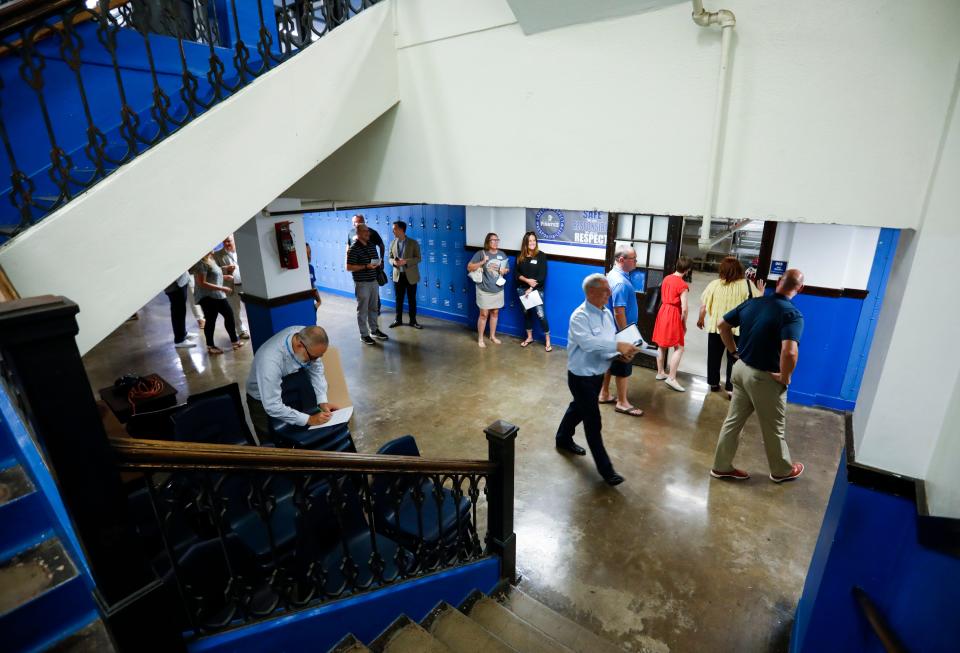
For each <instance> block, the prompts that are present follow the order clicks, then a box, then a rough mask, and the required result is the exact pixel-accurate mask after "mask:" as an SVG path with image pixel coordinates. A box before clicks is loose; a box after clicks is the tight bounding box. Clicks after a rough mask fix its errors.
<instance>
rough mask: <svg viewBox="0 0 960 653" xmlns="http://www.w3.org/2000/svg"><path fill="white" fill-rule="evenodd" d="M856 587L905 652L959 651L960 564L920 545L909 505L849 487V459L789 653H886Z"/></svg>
mask: <svg viewBox="0 0 960 653" xmlns="http://www.w3.org/2000/svg"><path fill="white" fill-rule="evenodd" d="M854 586H859V587H862V588H863V589H864V590H865V591H866V592H867V594H868V595H869V596H870V598H871V599H873V601H874V603H876V604H877V606H878V607H879V609H880V611H881V612H882V613H883V615H884V616H885V617H886V618H887V620H888V621H889V623H890V625H891V626H892V628H893V630H894V631H895V632H896V633H897V634H898V635H899V637H900V638H901V640H902V642H903V644H904V646H906V648H907V650H909V651H926V652H932V653H939V652H942V653H947V652H948V651H951V652H952V651H956V650H957V642H958V641H960V620H958V619H957V618H956V616H957V605H958V604H960V559H958V558H955V557H951V556H948V555H946V554H944V553H940V552H938V551H933V550H930V549H927V548H925V547H923V546H922V545H920V544H919V542H918V540H917V508H916V504H915V502H914V501H913V500H912V499H906V498H903V497H898V496H894V495H890V494H886V493H884V492H879V491H876V490H872V489H868V488H865V487H861V486H858V485H855V484H853V483H850V482H849V481H848V479H847V458H846V453H844V455H843V456H841V458H840V468H839V470H838V471H837V477H836V480H835V481H834V486H833V491H832V493H831V495H830V502H829V504H828V505H827V511H826V514H825V515H824V518H823V525H822V527H821V529H820V536H819V538H818V539H817V546H816V548H815V549H814V553H813V559H812V560H811V562H810V569H809V570H808V572H807V579H806V582H805V584H804V588H803V595H802V596H801V597H800V602H799V604H798V605H797V610H796V616H795V620H794V625H793V633H792V636H791V638H790V651H792V652H793V653H801V652H802V653H821V652H824V651H864V652H867V653H874V652H876V653H881V652H882V651H883V647H882V646H881V645H880V642H879V641H878V640H877V638H876V637H875V636H874V635H873V633H872V631H871V629H870V627H869V625H868V624H867V622H866V620H865V619H864V618H863V616H862V615H861V613H860V610H859V608H858V607H857V605H856V602H855V600H854V597H853V594H852V589H853V587H854Z"/></svg>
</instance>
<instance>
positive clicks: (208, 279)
mask: <svg viewBox="0 0 960 653" xmlns="http://www.w3.org/2000/svg"><path fill="white" fill-rule="evenodd" d="M190 271H191V272H192V273H193V277H194V280H195V283H196V300H197V303H198V304H200V308H201V309H203V318H204V321H205V322H206V324H204V325H203V335H204V336H205V337H206V339H207V353H208V354H210V355H211V356H219V355H220V354H222V353H223V350H222V349H220V348H219V347H217V345H216V344H215V343H214V342H213V332H214V330H215V329H216V328H217V316H218V315H222V316H223V326H225V327H226V329H227V335H229V336H230V342H231V343H232V344H233V348H234V350H236V349H240V348H241V347H243V342H241V341H240V339H239V338H238V337H237V329H236V323H235V322H234V317H233V310H232V309H231V308H230V304H229V303H228V302H227V294H228V293H231V292H233V288H229V287H227V286H225V285H224V284H223V282H224V276H223V269H221V267H220V266H219V265H217V261H216V260H215V259H214V258H213V252H207V255H206V256H204V257H203V258H202V259H200V261H199V262H198V263H197V264H196V265H194V266H193V267H192V268H190Z"/></svg>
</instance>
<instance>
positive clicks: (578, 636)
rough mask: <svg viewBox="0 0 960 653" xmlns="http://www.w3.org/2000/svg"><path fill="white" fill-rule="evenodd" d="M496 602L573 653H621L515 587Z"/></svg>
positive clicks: (618, 649) (621, 651)
mask: <svg viewBox="0 0 960 653" xmlns="http://www.w3.org/2000/svg"><path fill="white" fill-rule="evenodd" d="M497 601H498V602H499V603H500V604H501V605H502V606H503V607H504V608H506V609H508V610H509V611H510V612H512V613H513V614H514V615H516V616H517V617H519V618H520V619H522V620H523V621H525V622H527V623H528V624H530V625H532V626H534V627H535V628H537V629H538V630H540V631H541V632H543V633H546V634H548V635H549V636H550V637H551V638H553V639H555V640H557V641H558V642H561V643H562V644H563V645H564V646H566V647H567V648H568V649H569V650H571V651H574V652H575V653H623V649H620V648H618V647H616V646H614V645H613V644H611V643H610V642H608V641H606V640H605V639H603V638H601V637H598V636H597V635H596V634H594V633H592V632H591V631H589V630H587V629H586V628H584V627H583V626H581V625H579V624H577V623H575V622H573V621H571V620H569V619H567V618H566V617H564V616H563V615H561V614H560V613H558V612H556V611H554V610H552V609H550V608H548V607H547V606H545V605H544V604H542V603H540V602H539V601H537V600H536V599H534V598H533V597H531V596H530V595H528V594H525V593H524V592H522V591H521V590H519V589H517V588H516V587H510V588H508V589H507V591H506V592H505V593H504V594H502V595H500V596H498V597H497Z"/></svg>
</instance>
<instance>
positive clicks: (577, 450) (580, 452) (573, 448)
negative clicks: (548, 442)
mask: <svg viewBox="0 0 960 653" xmlns="http://www.w3.org/2000/svg"><path fill="white" fill-rule="evenodd" d="M557 449H559V450H560V451H566V452H568V453H572V454H574V455H575V456H586V455H587V450H586V449H584V448H583V447H581V446H580V445H579V444H577V443H576V442H571V443H570V444H559V443H557Z"/></svg>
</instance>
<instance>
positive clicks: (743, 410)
mask: <svg viewBox="0 0 960 653" xmlns="http://www.w3.org/2000/svg"><path fill="white" fill-rule="evenodd" d="M802 288H803V273H802V272H801V271H800V270H796V269H791V270H787V271H786V273H785V274H784V275H783V276H782V277H780V280H779V281H778V282H777V289H776V292H775V293H774V294H772V295H767V296H765V297H758V298H756V299H748V300H747V301H745V302H744V303H742V304H740V305H739V306H737V307H736V308H735V309H733V310H732V311H730V312H729V313H727V314H726V315H724V316H723V319H721V320H720V322H719V324H717V329H718V330H719V331H720V338H721V339H722V340H723V344H724V345H726V347H727V351H728V352H730V353H731V354H732V355H734V356H736V357H738V358H739V360H738V361H737V363H736V364H735V365H734V367H733V398H732V399H731V401H730V409H729V411H727V419H726V420H725V421H724V422H723V428H722V429H720V440H719V442H717V451H716V453H715V454H714V459H713V469H711V470H710V475H711V476H713V477H714V478H731V479H734V480H738V481H742V480H746V479H748V478H750V475H749V474H748V473H747V472H745V471H743V470H740V469H737V468H736V467H734V466H733V457H734V456H735V455H736V453H737V445H738V444H739V443H740V431H742V430H743V425H744V424H745V423H746V421H747V418H749V417H750V414H751V413H753V411H754V410H756V411H757V419H758V420H759V421H760V431H761V433H763V448H764V449H765V450H766V453H767V462H768V463H769V465H770V480H771V481H773V482H774V483H782V482H784V481H792V480H793V479H795V478H797V477H798V476H800V474H802V473H803V463H794V462H792V461H791V460H790V449H789V448H788V447H787V441H786V439H785V438H784V436H783V430H784V424H785V422H786V409H787V386H788V385H790V377H791V375H792V374H793V370H794V369H795V368H796V366H797V360H798V359H799V357H800V350H799V345H800V336H801V335H802V334H803V315H802V314H801V313H800V311H799V310H798V309H797V307H796V306H794V305H793V302H792V300H793V298H794V297H796V296H797V293H799V292H800V290H801V289H802ZM733 327H740V343H739V346H740V348H739V350H738V349H737V343H736V342H734V340H733Z"/></svg>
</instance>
